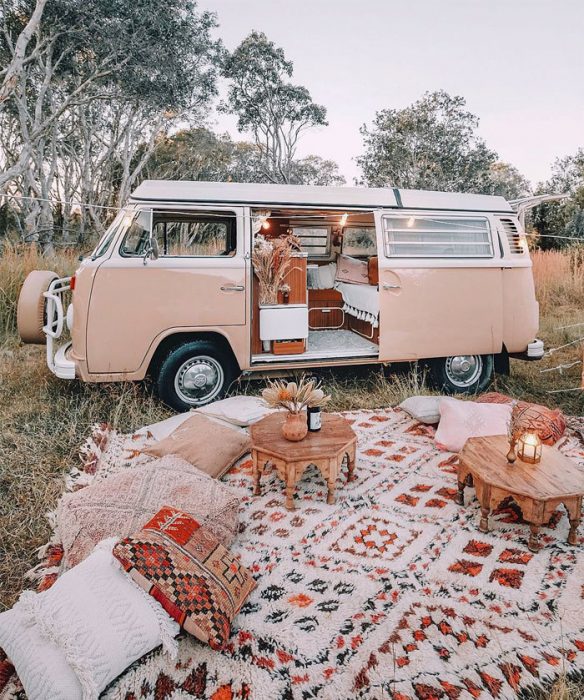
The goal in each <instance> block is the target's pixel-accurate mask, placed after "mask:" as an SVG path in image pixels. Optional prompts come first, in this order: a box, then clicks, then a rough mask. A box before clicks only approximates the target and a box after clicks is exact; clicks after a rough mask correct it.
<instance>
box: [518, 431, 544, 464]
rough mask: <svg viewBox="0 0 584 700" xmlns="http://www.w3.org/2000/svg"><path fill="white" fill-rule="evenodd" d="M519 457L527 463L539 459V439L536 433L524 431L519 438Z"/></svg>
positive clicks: (536, 461) (534, 462)
mask: <svg viewBox="0 0 584 700" xmlns="http://www.w3.org/2000/svg"><path fill="white" fill-rule="evenodd" d="M519 459H521V460H522V461H523V462H527V463H528V464H538V462H539V461H540V460H541V440H540V439H539V435H538V434H537V433H524V434H523V435H522V436H521V437H520V438H519Z"/></svg>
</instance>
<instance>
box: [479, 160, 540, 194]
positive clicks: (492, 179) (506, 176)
mask: <svg viewBox="0 0 584 700" xmlns="http://www.w3.org/2000/svg"><path fill="white" fill-rule="evenodd" d="M530 192H531V185H530V184H529V181H528V180H527V179H526V178H525V177H523V175H522V174H521V173H520V172H519V170H517V168H516V167H515V166H514V165H511V164H510V163H503V162H501V161H497V162H496V163H493V164H492V165H491V166H490V167H489V176H488V183H487V184H486V185H485V189H483V194H494V195H498V196H500V197H505V199H507V200H511V199H519V198H520V197H526V196H527V195H528V194H529V193H530Z"/></svg>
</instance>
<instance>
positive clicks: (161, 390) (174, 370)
mask: <svg viewBox="0 0 584 700" xmlns="http://www.w3.org/2000/svg"><path fill="white" fill-rule="evenodd" d="M236 374H237V372H236V369H235V367H234V363H233V360H232V358H231V357H229V355H228V354H227V353H226V352H225V351H223V350H222V349H221V348H218V347H217V346H216V345H215V344H214V343H212V342H210V341H208V340H193V341H190V342H187V343H183V344H182V345H179V346H178V347H176V348H174V349H173V350H171V351H170V353H169V354H168V355H167V356H166V357H165V359H164V360H163V362H162V364H161V365H160V370H159V372H158V379H157V387H158V395H159V396H160V398H161V399H162V400H163V401H164V402H165V403H166V404H168V405H169V406H170V407H171V408H174V409H176V410H177V411H188V410H189V409H191V408H197V407H198V406H204V405H205V404H208V403H211V401H217V400H218V399H221V398H223V397H224V396H225V394H226V393H227V390H228V389H229V387H230V385H231V383H232V382H233V380H234V379H235V377H236Z"/></svg>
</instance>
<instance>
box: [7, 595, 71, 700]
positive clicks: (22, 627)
mask: <svg viewBox="0 0 584 700" xmlns="http://www.w3.org/2000/svg"><path fill="white" fill-rule="evenodd" d="M0 647H2V649H4V651H5V652H6V654H7V656H8V658H9V659H10V661H11V662H12V663H13V665H14V667H15V668H16V671H17V673H18V677H19V679H20V682H21V683H22V685H23V687H24V690H25V691H26V697H27V698H28V700H47V698H51V700H76V699H77V698H81V697H82V692H81V684H80V683H79V679H78V678H77V676H76V675H75V673H74V671H73V669H72V668H71V666H69V664H68V663H67V659H66V658H65V654H64V653H63V651H62V650H61V649H60V648H59V647H58V646H57V645H56V644H55V643H54V642H51V641H49V640H47V639H45V638H44V637H42V635H41V634H40V631H39V628H38V625H36V624H34V623H33V624H31V623H30V621H29V620H28V618H27V617H26V615H25V614H24V613H23V612H22V611H21V610H20V609H19V608H18V606H16V607H14V608H13V609H12V610H7V611H6V612H4V613H2V614H1V615H0Z"/></svg>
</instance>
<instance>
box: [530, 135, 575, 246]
mask: <svg viewBox="0 0 584 700" xmlns="http://www.w3.org/2000/svg"><path fill="white" fill-rule="evenodd" d="M538 190H539V191H540V192H541V193H542V194H543V193H545V194H547V193H550V194H568V195H569V196H568V198H567V199H565V200H563V201H561V202H547V203H544V204H541V205H540V206H539V207H536V208H535V209H534V210H533V214H532V222H533V228H534V229H535V231H536V232H537V233H538V234H539V236H540V238H539V240H538V245H539V247H540V248H542V249H543V250H550V249H560V248H566V247H569V246H572V245H577V244H579V243H580V242H582V241H584V148H580V149H579V150H578V151H577V152H576V153H575V154H574V155H573V156H566V157H565V158H558V159H557V160H556V162H555V163H554V165H553V167H552V177H551V178H550V179H549V180H548V181H547V182H545V183H542V184H540V185H539V187H538ZM570 239H575V240H570Z"/></svg>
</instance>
